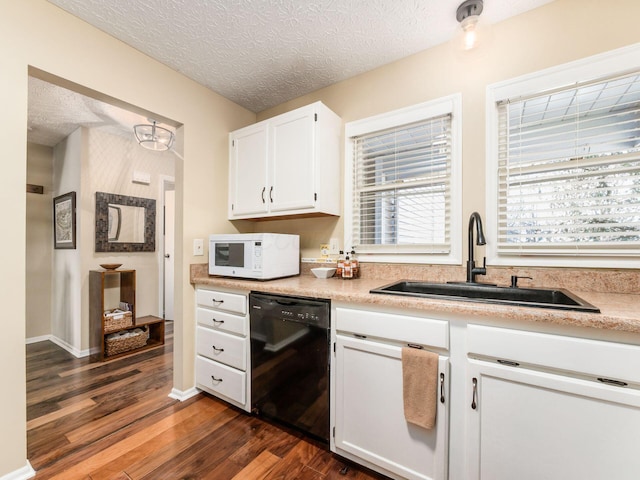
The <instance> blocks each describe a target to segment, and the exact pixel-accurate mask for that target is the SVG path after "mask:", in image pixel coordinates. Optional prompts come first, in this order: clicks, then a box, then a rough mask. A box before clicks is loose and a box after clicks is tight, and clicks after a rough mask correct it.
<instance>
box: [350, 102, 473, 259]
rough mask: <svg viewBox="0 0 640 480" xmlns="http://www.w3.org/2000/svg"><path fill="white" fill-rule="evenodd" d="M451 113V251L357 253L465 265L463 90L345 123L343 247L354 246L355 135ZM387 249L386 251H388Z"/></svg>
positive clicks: (391, 249) (372, 256) (360, 257)
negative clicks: (463, 257)
mask: <svg viewBox="0 0 640 480" xmlns="http://www.w3.org/2000/svg"><path fill="white" fill-rule="evenodd" d="M446 114H450V115H451V177H450V188H451V204H450V207H451V218H450V235H451V245H450V250H449V252H448V253H426V252H420V253H394V252H393V246H392V245H390V246H388V248H387V249H385V248H384V247H379V250H381V252H380V253H366V254H365V253H362V254H360V253H358V259H359V260H360V261H364V262H375V263H427V264H443V265H461V264H462V95H461V94H460V93H458V94H453V95H449V96H446V97H442V98H438V99H435V100H431V101H427V102H423V103H419V104H416V105H412V106H409V107H405V108H400V109H397V110H392V111H389V112H386V113H382V114H379V115H374V116H371V117H367V118H363V119H361V120H355V121H352V122H348V123H346V124H345V155H344V192H345V195H344V246H345V249H347V250H351V246H352V245H353V221H354V214H353V190H354V189H353V180H354V179H353V153H354V141H353V138H354V137H357V136H361V135H365V134H369V133H374V132H377V131H381V130H385V129H389V128H393V127H399V126H402V125H408V124H411V123H415V122H419V121H423V120H427V119H429V118H432V117H437V116H441V115H446ZM385 250H386V251H385Z"/></svg>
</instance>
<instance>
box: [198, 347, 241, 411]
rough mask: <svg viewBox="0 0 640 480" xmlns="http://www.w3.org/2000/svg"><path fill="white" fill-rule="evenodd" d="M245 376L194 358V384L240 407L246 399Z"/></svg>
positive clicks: (230, 369)
mask: <svg viewBox="0 0 640 480" xmlns="http://www.w3.org/2000/svg"><path fill="white" fill-rule="evenodd" d="M246 378H247V374H246V373H245V372H241V371H239V370H236V369H235V368H231V367H227V366H226V365H222V364H220V363H218V362H214V361H213V360H209V359H208V358H204V357H201V356H199V355H198V356H197V357H196V384H197V386H198V387H199V388H202V389H203V390H206V391H208V392H209V393H212V394H214V395H222V396H223V397H227V398H229V399H231V400H233V401H235V402H238V403H239V404H241V405H244V404H245V402H246V398H247V389H246Z"/></svg>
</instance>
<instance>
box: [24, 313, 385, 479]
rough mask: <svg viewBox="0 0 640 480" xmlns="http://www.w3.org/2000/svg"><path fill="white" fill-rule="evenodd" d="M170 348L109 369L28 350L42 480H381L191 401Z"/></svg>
mask: <svg viewBox="0 0 640 480" xmlns="http://www.w3.org/2000/svg"><path fill="white" fill-rule="evenodd" d="M172 351H173V329H172V324H171V322H169V323H168V324H167V330H166V344H165V345H164V346H162V347H158V348H155V349H152V350H147V351H144V352H141V353H138V354H134V355H131V356H128V357H124V358H119V359H117V360H113V361H111V362H105V363H89V360H88V359H87V358H83V359H77V358H75V357H73V356H72V355H71V354H69V353H67V352H66V351H65V350H63V349H62V348H60V347H58V346H56V345H55V344H53V343H51V342H39V343H35V344H30V345H27V409H28V410H27V419H28V423H27V441H28V457H29V461H30V462H31V465H32V466H33V468H34V469H35V470H36V471H37V475H36V477H35V478H36V479H38V480H41V479H60V480H74V479H82V480H108V479H110V480H142V479H144V480H152V479H153V480H156V479H158V480H203V479H215V480H226V479H268V480H273V479H301V480H307V479H308V480H312V479H313V480H321V479H334V478H335V479H342V478H345V479H346V478H351V479H382V478H386V477H382V476H378V475H376V474H374V473H372V472H369V471H365V470H364V469H362V468H360V467H358V466H355V465H353V464H351V463H347V462H345V461H344V460H343V459H341V458H340V457H337V456H335V455H333V454H331V453H330V452H328V451H327V450H326V449H325V448H322V447H321V446H319V445H318V444H316V443H314V442H313V441H309V440H306V439H304V438H301V437H300V436H299V435H298V434H296V433H295V432H288V431H286V430H285V429H282V428H280V427H277V426H275V425H273V424H271V423H267V422H265V421H263V420H261V419H259V418H256V417H253V416H250V415H248V414H246V413H245V412H242V411H240V410H238V409H235V408H232V407H229V406H228V405H227V404H226V403H224V402H221V401H220V400H217V399H215V398H213V397H211V396H207V395H204V394H199V395H197V396H195V397H193V398H191V399H189V400H187V401H185V402H179V401H176V400H173V399H171V398H169V397H168V395H169V392H170V391H171V386H172Z"/></svg>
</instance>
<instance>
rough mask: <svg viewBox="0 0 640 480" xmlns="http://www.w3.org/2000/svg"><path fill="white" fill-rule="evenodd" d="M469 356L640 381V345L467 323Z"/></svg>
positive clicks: (635, 381)
mask: <svg viewBox="0 0 640 480" xmlns="http://www.w3.org/2000/svg"><path fill="white" fill-rule="evenodd" d="M467 345H468V353H469V355H470V356H471V357H478V358H482V357H487V358H491V359H504V360H511V361H514V362H518V363H521V364H529V365H535V366H538V367H547V368H552V369H556V370H563V371H567V372H576V373H579V374H584V375H590V376H591V375H592V376H596V377H605V378H610V379H616V380H622V381H625V382H631V383H635V384H640V369H638V365H640V347H639V346H637V345H627V344H622V343H614V342H605V341H601V340H589V339H585V338H576V337H567V336H563V335H552V334H547V333H537V332H527V331H522V330H511V329H508V328H498V327H487V326H484V325H469V327H468V339H467Z"/></svg>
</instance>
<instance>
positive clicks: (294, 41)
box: [49, 0, 551, 112]
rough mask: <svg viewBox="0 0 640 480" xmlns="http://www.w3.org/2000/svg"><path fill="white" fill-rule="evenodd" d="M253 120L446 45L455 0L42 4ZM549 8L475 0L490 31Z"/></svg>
mask: <svg viewBox="0 0 640 480" xmlns="http://www.w3.org/2000/svg"><path fill="white" fill-rule="evenodd" d="M49 1H50V2H51V3H52V4H55V5H57V6H59V7H61V8H63V9H64V10H67V11H68V12H70V13H71V14H73V15H75V16H77V17H79V18H81V19H83V20H85V21H87V22H88V23H90V24H92V25H94V26H96V27H97V28H99V29H101V30H103V31H105V32H107V33H109V34H111V35H112V36H114V37H116V38H118V39H120V40H122V41H123V42H125V43H127V44H129V45H131V46H132V47H134V48H136V49H138V50H140V51H141V52H143V53H146V54H147V55H149V56H150V57H153V58H155V59H157V60H159V61H160V62H162V63H164V64H166V65H167V66H169V67H171V68H172V69H174V70H177V71H179V72H181V73H183V74H184V75H186V76H188V77H190V78H192V79H193V80H195V81H196V82H198V83H200V84H202V85H205V86H207V87H209V88H210V89H212V90H214V91H215V92H218V93H220V94H221V95H223V96H224V97H227V98H229V99H230V100H232V101H234V102H236V103H238V104H240V105H242V106H244V107H246V108H247V109H249V110H251V111H254V112H260V111H262V110H264V109H266V108H269V107H272V106H274V105H278V104H280V103H282V102H284V101H287V100H291V99H293V98H296V97H298V96H300V95H304V94H306V93H309V92H312V91H314V90H317V89H319V88H322V87H325V86H328V85H331V84H333V83H336V82H338V81H340V80H344V79H346V78H349V77H352V76H354V75H357V74H360V73H363V72H366V71H369V70H372V69H374V68H376V67H379V66H381V65H384V64H387V63H390V62H393V61H395V60H398V59H400V58H403V57H406V56H408V55H411V54H413V53H416V52H419V51H421V50H424V49H426V48H429V47H432V46H434V45H437V44H440V43H444V42H446V41H448V40H450V39H451V38H452V37H453V36H454V34H455V33H456V32H457V31H458V29H459V28H460V26H459V24H458V22H457V20H456V9H457V7H458V5H459V4H460V3H462V0H164V1H159V0H135V1H133V0H49ZM550 1H551V0H485V2H484V11H483V13H482V15H481V19H482V21H483V22H486V23H495V22H498V21H501V20H504V19H506V18H508V17H511V16H514V15H518V14H520V13H523V12H525V11H527V10H530V9H533V8H536V7H538V6H540V5H543V4H546V3H549V2H550Z"/></svg>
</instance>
